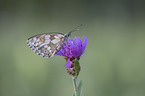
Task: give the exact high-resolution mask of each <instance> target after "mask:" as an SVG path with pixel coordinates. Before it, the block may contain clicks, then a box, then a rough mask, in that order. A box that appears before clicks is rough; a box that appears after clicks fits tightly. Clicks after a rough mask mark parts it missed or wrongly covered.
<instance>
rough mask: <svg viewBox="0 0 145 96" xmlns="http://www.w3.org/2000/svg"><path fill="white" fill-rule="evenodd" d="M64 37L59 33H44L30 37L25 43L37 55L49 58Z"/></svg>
mask: <svg viewBox="0 0 145 96" xmlns="http://www.w3.org/2000/svg"><path fill="white" fill-rule="evenodd" d="M64 38H65V35H63V34H61V33H44V34H39V35H36V36H33V37H30V38H29V39H28V40H27V44H28V45H29V47H30V48H31V49H32V50H33V51H34V52H35V53H37V54H38V55H40V56H43V57H46V58H48V57H49V58H50V57H52V56H54V54H55V53H56V52H57V51H58V50H59V49H60V46H61V44H62V43H63V42H64Z"/></svg>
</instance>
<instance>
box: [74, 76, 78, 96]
mask: <svg viewBox="0 0 145 96" xmlns="http://www.w3.org/2000/svg"><path fill="white" fill-rule="evenodd" d="M73 85H74V92H75V96H78V94H77V93H78V88H77V78H75V77H73Z"/></svg>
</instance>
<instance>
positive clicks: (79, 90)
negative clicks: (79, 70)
mask: <svg viewBox="0 0 145 96" xmlns="http://www.w3.org/2000/svg"><path fill="white" fill-rule="evenodd" d="M81 90H82V81H80V83H79V85H78V96H81Z"/></svg>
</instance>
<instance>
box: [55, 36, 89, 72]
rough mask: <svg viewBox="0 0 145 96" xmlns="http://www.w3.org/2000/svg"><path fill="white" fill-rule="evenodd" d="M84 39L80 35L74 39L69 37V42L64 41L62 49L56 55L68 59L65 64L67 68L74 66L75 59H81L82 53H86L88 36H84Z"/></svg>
mask: <svg viewBox="0 0 145 96" xmlns="http://www.w3.org/2000/svg"><path fill="white" fill-rule="evenodd" d="M82 39H83V41H84V42H83V41H82ZM82 39H81V38H80V37H75V38H73V39H70V38H69V39H68V41H67V42H64V43H63V44H62V45H61V49H60V51H59V52H57V54H56V55H60V56H64V57H65V59H66V61H67V63H66V65H65V66H66V68H67V69H69V68H72V67H73V66H74V60H75V59H77V60H79V59H80V57H81V55H83V54H84V52H85V48H86V45H87V38H86V37H85V36H83V37H82Z"/></svg>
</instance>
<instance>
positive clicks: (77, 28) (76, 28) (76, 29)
mask: <svg viewBox="0 0 145 96" xmlns="http://www.w3.org/2000/svg"><path fill="white" fill-rule="evenodd" d="M81 26H83V24H80V25H78V26H77V27H75V28H74V29H73V30H71V31H70V32H69V34H71V33H72V32H75V31H78V30H79V27H81Z"/></svg>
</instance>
